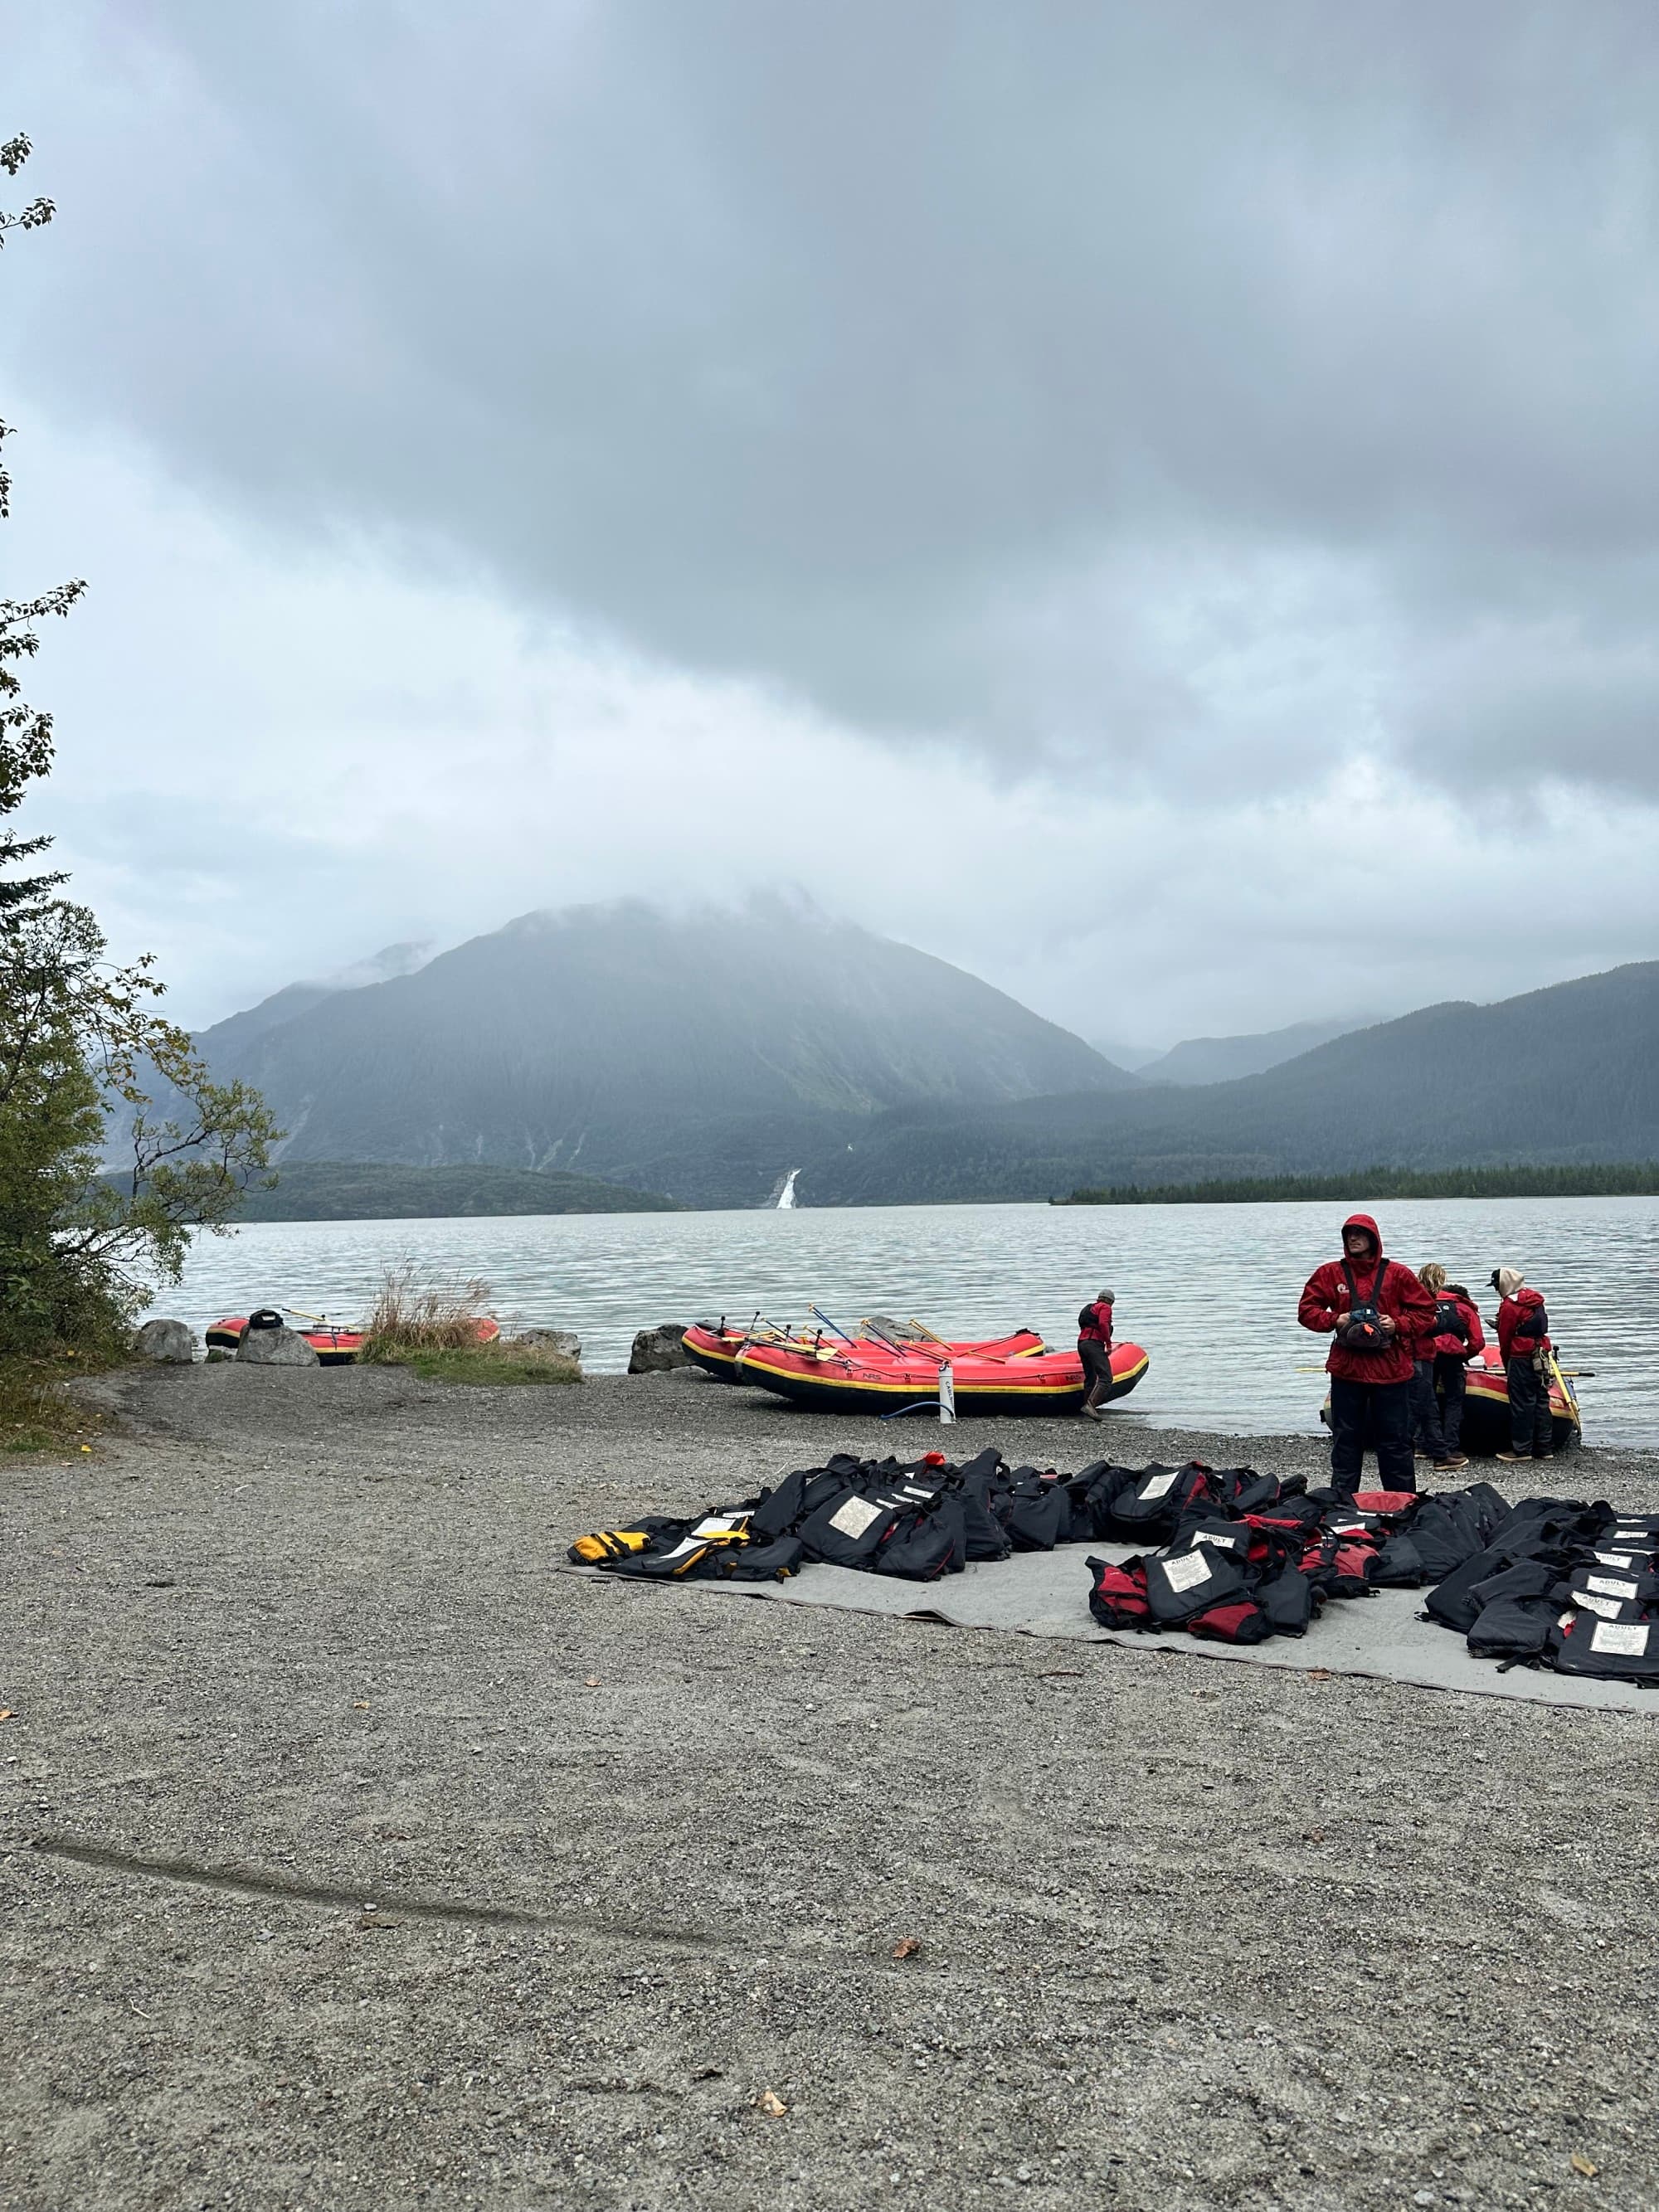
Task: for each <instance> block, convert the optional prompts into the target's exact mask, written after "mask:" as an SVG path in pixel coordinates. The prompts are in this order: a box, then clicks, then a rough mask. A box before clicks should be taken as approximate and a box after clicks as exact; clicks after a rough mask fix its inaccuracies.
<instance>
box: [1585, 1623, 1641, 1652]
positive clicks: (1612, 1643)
mask: <svg viewBox="0 0 1659 2212" xmlns="http://www.w3.org/2000/svg"><path fill="white" fill-rule="evenodd" d="M1647 1648H1648V1625H1647V1623H1646V1622H1645V1621H1643V1620H1631V1621H1619V1622H1616V1623H1615V1622H1613V1621H1611V1620H1598V1621H1597V1622H1596V1624H1595V1630H1594V1632H1592V1634H1591V1637H1590V1650H1592V1651H1613V1652H1616V1653H1617V1654H1618V1655H1619V1656H1620V1658H1623V1659H1640V1658H1643V1657H1644V1656H1646V1652H1647Z"/></svg>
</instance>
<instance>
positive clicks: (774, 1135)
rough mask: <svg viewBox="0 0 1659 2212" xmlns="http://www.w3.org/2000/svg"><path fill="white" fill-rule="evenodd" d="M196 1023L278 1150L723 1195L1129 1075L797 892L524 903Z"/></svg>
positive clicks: (978, 984)
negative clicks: (911, 1134) (883, 1122)
mask: <svg viewBox="0 0 1659 2212" xmlns="http://www.w3.org/2000/svg"><path fill="white" fill-rule="evenodd" d="M396 950H397V951H399V952H401V951H404V950H407V948H396ZM388 957H389V956H387V955H381V956H380V961H382V962H384V961H386V960H387V958H388ZM368 964H369V965H371V966H372V965H374V964H375V963H368ZM346 972H347V973H348V974H349V973H350V972H351V971H349V970H348V971H346ZM198 1042H199V1043H200V1046H201V1048H202V1050H203V1052H204V1055H205V1056H206V1058H207V1059H208V1061H209V1063H210V1066H212V1067H213V1068H214V1070H215V1072H216V1073H219V1074H221V1075H230V1074H234V1075H239V1076H241V1077H243V1078H245V1079H247V1080H248V1081H250V1082H252V1083H254V1084H256V1085H258V1088H259V1089H260V1090H261V1091H264V1094H265V1096H266V1097H267V1099H268V1100H269V1101H270V1104H271V1106H272V1108H273V1109H274V1110H275V1111H276V1116H277V1119H278V1121H280V1122H281V1124H282V1125H283V1127H284V1128H285V1129H286V1130H287V1132H288V1136H287V1139H286V1146H285V1150H284V1153H283V1157H284V1158H289V1159H294V1160H330V1161H350V1160H380V1161H386V1162H392V1163H398V1162H401V1163H406V1164H413V1165H443V1164H453V1163H456V1164H458V1163H463V1162H473V1161H477V1162H485V1163H489V1164H495V1165H500V1166H503V1167H517V1168H528V1169H531V1170H537V1171H544V1170H549V1169H559V1170H567V1171H568V1170H573V1169H577V1170H579V1171H580V1172H581V1173H584V1174H587V1175H595V1176H602V1177H606V1178H609V1179H611V1180H612V1181H616V1182H627V1183H636V1184H640V1185H642V1186H645V1187H647V1188H653V1189H659V1190H665V1191H668V1192H671V1194H673V1195H675V1196H677V1197H680V1198H685V1199H690V1200H694V1201H696V1202H699V1203H702V1204H716V1205H718V1204H735V1205H742V1204H754V1205H759V1204H763V1203H764V1201H765V1199H766V1197H767V1196H768V1194H769V1192H770V1190H771V1188H772V1187H773V1185H774V1184H775V1182H776V1179H777V1177H778V1176H779V1175H780V1174H781V1173H785V1172H787V1170H788V1169H789V1168H791V1167H792V1166H794V1165H796V1164H799V1160H800V1159H801V1158H804V1157H805V1156H806V1155H807V1154H808V1153H809V1152H811V1153H813V1154H817V1153H820V1152H823V1150H824V1149H825V1147H826V1146H828V1147H829V1148H830V1149H834V1148H836V1146H841V1147H844V1146H846V1145H847V1144H848V1143H851V1142H854V1140H855V1139H857V1138H858V1137H859V1136H860V1135H861V1134H862V1133H863V1131H864V1129H865V1128H866V1127H867V1126H868V1125H869V1123H870V1121H871V1120H872V1117H874V1116H876V1115H880V1114H882V1113H884V1112H886V1111H890V1110H895V1109H900V1110H902V1109H912V1108H914V1109H921V1108H924V1107H927V1106H931V1105H944V1106H951V1107H958V1108H968V1107H973V1106H978V1105H994V1104H999V1103H1009V1102H1012V1101H1016V1100H1019V1099H1024V1098H1030V1097H1038V1096H1041V1095H1042V1094H1044V1093H1047V1092H1054V1091H1068V1092H1077V1091H1084V1092H1087V1091H1111V1090H1114V1089H1123V1088H1132V1087H1134V1083H1133V1078H1132V1077H1130V1076H1128V1075H1126V1074H1125V1073H1123V1071H1122V1070H1121V1069H1120V1068H1117V1067H1115V1066H1112V1065H1111V1063H1110V1062H1109V1061H1108V1060H1104V1059H1103V1057H1102V1056H1101V1055H1100V1054H1098V1053H1097V1052H1096V1051H1095V1050H1094V1049H1093V1048H1092V1047H1091V1046H1089V1045H1087V1044H1085V1043H1084V1042H1083V1041H1082V1039H1081V1038H1079V1037H1076V1036H1073V1035H1072V1034H1071V1032H1070V1031H1069V1030H1064V1029H1061V1028H1060V1027H1059V1026H1058V1025H1057V1024H1054V1023H1053V1022H1048V1021H1045V1020H1043V1019H1042V1018H1041V1017H1040V1016H1039V1015H1036V1014H1034V1013H1032V1012H1030V1010H1029V1009H1028V1008H1026V1007H1024V1006H1021V1005H1020V1004H1019V1003H1018V1001H1017V1000H1013V999H1011V998H1009V997H1008V996H1007V995H1006V994H1005V993H1003V992H1000V991H998V990H995V989H994V988H993V987H992V986H991V985H989V984H988V983H985V982H982V981H980V979H979V978H978V977H976V976H974V975H968V974H966V973H965V972H964V971H963V970H962V969H958V968H953V967H951V965H950V964H949V963H947V962H945V961H943V960H939V959H936V958H934V957H933V956H932V955H930V954H927V953H924V952H919V951H915V949H914V948H913V947H911V946H908V945H902V944H899V943H897V942H896V941H894V940H892V939H887V938H883V937H878V936H876V935H874V934H872V933H871V932H869V931H867V930H864V929H861V928H860V927H856V926H855V925H854V924H852V923H850V922H845V921H838V920H836V919H834V918H833V917H831V916H829V915H824V914H823V913H822V912H820V911H819V910H817V908H812V907H811V906H810V905H808V904H806V903H805V902H802V901H799V900H795V899H788V898H781V897H767V898H760V899H756V900H753V901H751V902H750V903H749V904H748V905H746V906H744V907H743V908H738V909H732V910H715V909H702V910H698V911H693V912H690V913H687V914H684V915H670V914H667V913H665V912H663V911H662V910H660V909H659V908H655V907H653V906H650V905H647V904H646V903H644V902H639V901H629V902H619V903H617V904H614V905H607V906H585V907H572V908H563V909H560V910H544V911H537V912H533V913H530V914H526V915H520V916H519V917H518V918H517V919H516V920H514V921H510V922H508V923H507V924H506V926H505V927H502V928H501V929H499V930H495V931H494V932H492V933H489V935H487V936H483V937H477V938H473V939H469V940H468V941H467V942H466V943H465V944H464V945H456V946H455V947H453V949H452V950H451V951H447V952H441V953H439V954H437V955H436V956H435V957H431V958H424V959H422V960H419V961H417V962H414V963H410V964H408V965H407V966H406V967H403V968H399V969H396V970H395V971H394V972H392V973H389V974H386V975H382V976H377V977H376V978H375V979H374V980H371V981H364V982H362V983H360V984H357V985H356V987H339V986H338V985H337V983H335V982H333V981H331V982H329V983H326V984H304V985H295V986H292V987H290V988H289V990H288V991H287V992H279V993H277V994H275V995H274V997H272V998H271V999H268V1000H264V1002H263V1003H262V1004H261V1006H258V1007H257V1008H253V1009H251V1010H250V1011H249V1012H247V1013H244V1014H238V1015H233V1016H232V1017H231V1018H230V1019H229V1020H228V1021H227V1022H222V1023H220V1024H217V1025H216V1028H214V1029H211V1030H206V1031H204V1034H203V1035H202V1036H201V1038H200V1039H199V1040H198Z"/></svg>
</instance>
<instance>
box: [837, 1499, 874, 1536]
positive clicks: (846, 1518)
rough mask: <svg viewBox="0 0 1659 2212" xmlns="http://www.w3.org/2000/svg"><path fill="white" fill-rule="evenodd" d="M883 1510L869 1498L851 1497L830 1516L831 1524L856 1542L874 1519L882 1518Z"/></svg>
mask: <svg viewBox="0 0 1659 2212" xmlns="http://www.w3.org/2000/svg"><path fill="white" fill-rule="evenodd" d="M881 1512H882V1509H881V1507H880V1506H879V1505H872V1504H871V1503H870V1501H869V1499H868V1498H848V1500H847V1502H846V1503H845V1504H843V1505H839V1506H837V1507H836V1510H835V1511H834V1512H833V1513H832V1514H831V1515H830V1516H829V1526H830V1527H831V1528H836V1529H838V1530H839V1531H840V1532H841V1534H842V1535H843V1536H848V1537H850V1538H851V1539H852V1540H853V1541H854V1543H856V1542H857V1541H858V1540H859V1538H860V1536H861V1535H862V1534H864V1532H865V1530H866V1528H868V1527H869V1526H870V1523H871V1522H872V1521H879V1520H880V1518H881Z"/></svg>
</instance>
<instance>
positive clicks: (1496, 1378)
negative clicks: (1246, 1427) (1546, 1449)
mask: <svg viewBox="0 0 1659 2212" xmlns="http://www.w3.org/2000/svg"><path fill="white" fill-rule="evenodd" d="M1319 1418H1320V1419H1321V1420H1322V1422H1323V1423H1324V1425H1325V1426H1326V1427H1327V1428H1329V1426H1330V1425H1331V1399H1330V1393H1329V1391H1327V1392H1326V1394H1325V1402H1324V1404H1323V1405H1322V1407H1320V1409H1319ZM1510 1435H1511V1425H1510V1383H1509V1376H1507V1374H1506V1373H1505V1372H1504V1361H1503V1358H1502V1356H1501V1354H1500V1353H1499V1352H1498V1346H1496V1345H1495V1344H1489V1345H1488V1346H1486V1350H1485V1351H1484V1352H1481V1353H1480V1355H1479V1357H1478V1358H1474V1359H1471V1360H1470V1361H1469V1363H1468V1365H1467V1366H1466V1367H1465V1369H1464V1370H1463V1423H1462V1429H1461V1431H1460V1432H1459V1435H1458V1448H1459V1449H1460V1450H1461V1451H1462V1452H1463V1453H1465V1454H1466V1455H1467V1456H1468V1457H1469V1458H1470V1459H1492V1458H1493V1457H1494V1456H1495V1455H1497V1454H1498V1452H1501V1451H1507V1450H1508V1449H1509V1448H1510ZM1583 1441H1584V1435H1583V1421H1582V1419H1581V1416H1580V1414H1579V1411H1578V1393H1577V1391H1576V1390H1575V1389H1573V1387H1572V1380H1571V1376H1567V1375H1564V1374H1563V1373H1562V1371H1561V1369H1560V1366H1559V1364H1558V1363H1557V1362H1556V1361H1555V1360H1552V1361H1551V1362H1550V1449H1552V1450H1553V1451H1558V1452H1564V1451H1571V1449H1572V1448H1573V1446H1574V1445H1575V1444H1581V1443H1583ZM1362 1442H1363V1445H1364V1449H1365V1450H1367V1451H1375V1450H1376V1437H1375V1436H1374V1435H1373V1434H1372V1433H1371V1432H1370V1430H1367V1431H1366V1432H1365V1434H1364V1437H1363V1439H1362Z"/></svg>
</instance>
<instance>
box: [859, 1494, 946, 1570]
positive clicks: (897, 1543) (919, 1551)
mask: <svg viewBox="0 0 1659 2212" xmlns="http://www.w3.org/2000/svg"><path fill="white" fill-rule="evenodd" d="M967 1553H968V1539H967V1533H966V1530H965V1528H964V1527H963V1514H962V1506H961V1504H960V1501H959V1500H958V1499H957V1498H954V1497H952V1496H951V1494H950V1493H949V1492H945V1493H943V1494H942V1495H940V1496H939V1497H938V1498H935V1499H934V1500H933V1503H932V1504H927V1505H916V1506H913V1507H912V1508H911V1509H910V1510H909V1511H908V1512H906V1513H902V1514H901V1515H900V1516H899V1517H898V1518H897V1520H896V1521H895V1522H894V1523H893V1525H892V1527H891V1528H890V1529H889V1530H888V1531H887V1534H885V1535H884V1537H883V1538H882V1540H881V1541H880V1543H879V1544H878V1545H877V1547H876V1552H875V1557H874V1558H873V1559H872V1560H871V1562H870V1564H871V1565H872V1567H873V1568H874V1570H875V1571H876V1573H877V1574H878V1575H895V1576H896V1577H898V1578H899V1580H900V1581H902V1582H908V1583H931V1582H936V1581H937V1580H938V1579H939V1576H940V1575H945V1574H960V1573H961V1572H962V1571H963V1567H964V1566H966V1565H967V1563H968V1561H967Z"/></svg>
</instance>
